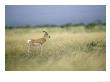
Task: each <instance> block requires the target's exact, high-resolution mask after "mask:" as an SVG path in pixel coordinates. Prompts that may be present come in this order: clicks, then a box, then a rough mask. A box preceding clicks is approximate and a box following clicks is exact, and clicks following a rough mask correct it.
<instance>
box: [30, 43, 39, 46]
mask: <svg viewBox="0 0 110 82" xmlns="http://www.w3.org/2000/svg"><path fill="white" fill-rule="evenodd" d="M32 44H33V46H41V44H40V43H32Z"/></svg>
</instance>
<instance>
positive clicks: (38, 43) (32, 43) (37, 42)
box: [27, 31, 50, 53]
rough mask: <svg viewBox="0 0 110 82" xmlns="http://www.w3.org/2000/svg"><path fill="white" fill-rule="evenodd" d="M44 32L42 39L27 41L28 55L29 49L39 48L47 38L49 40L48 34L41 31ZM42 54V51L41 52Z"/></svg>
mask: <svg viewBox="0 0 110 82" xmlns="http://www.w3.org/2000/svg"><path fill="white" fill-rule="evenodd" d="M43 32H44V36H43V37H42V38H39V39H29V40H27V44H28V53H29V52H30V48H31V47H32V46H36V47H37V46H39V47H41V46H42V45H43V44H44V43H45V42H46V40H47V39H48V38H50V36H49V35H48V33H47V32H46V31H43ZM41 52H42V51H41Z"/></svg>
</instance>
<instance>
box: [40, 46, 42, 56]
mask: <svg viewBox="0 0 110 82" xmlns="http://www.w3.org/2000/svg"><path fill="white" fill-rule="evenodd" d="M40 55H41V56H42V45H41V44H40Z"/></svg>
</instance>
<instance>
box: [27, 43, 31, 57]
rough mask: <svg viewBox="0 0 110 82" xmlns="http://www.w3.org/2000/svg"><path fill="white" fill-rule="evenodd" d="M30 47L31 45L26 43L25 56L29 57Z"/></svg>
mask: <svg viewBox="0 0 110 82" xmlns="http://www.w3.org/2000/svg"><path fill="white" fill-rule="evenodd" d="M30 47H31V45H30V44H29V43H28V44H27V55H30Z"/></svg>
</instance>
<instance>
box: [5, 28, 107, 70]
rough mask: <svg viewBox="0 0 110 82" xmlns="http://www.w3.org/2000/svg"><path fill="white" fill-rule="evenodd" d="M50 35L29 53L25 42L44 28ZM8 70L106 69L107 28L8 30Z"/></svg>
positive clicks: (6, 59) (6, 62)
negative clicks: (98, 29)
mask: <svg viewBox="0 0 110 82" xmlns="http://www.w3.org/2000/svg"><path fill="white" fill-rule="evenodd" d="M43 30H45V31H48V33H49V34H50V36H51V38H50V39H49V40H48V41H47V42H46V43H45V44H44V45H43V47H42V55H40V50H39V48H38V47H34V48H33V49H32V53H31V56H28V55H27V50H26V49H27V48H26V41H27V40H28V39H31V38H40V37H42V36H43V33H42V31H43ZM5 33H6V34H5V35H6V38H5V43H6V44H5V47H6V48H5V49H6V50H5V70H7V71H12V70H14V71H18V70H19V71H28V70H29V71H37V70H43V71H45V70H47V71H48V70H49V71H50V70H52V71H55V70H58V71H67V70H68V71H105V70H106V52H105V51H106V45H105V44H106V38H105V37H106V35H105V30H101V31H97V30H96V31H87V30H85V29H84V28H74V29H69V30H67V29H65V28H32V29H31V28H30V29H11V30H10V29H6V32H5Z"/></svg>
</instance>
